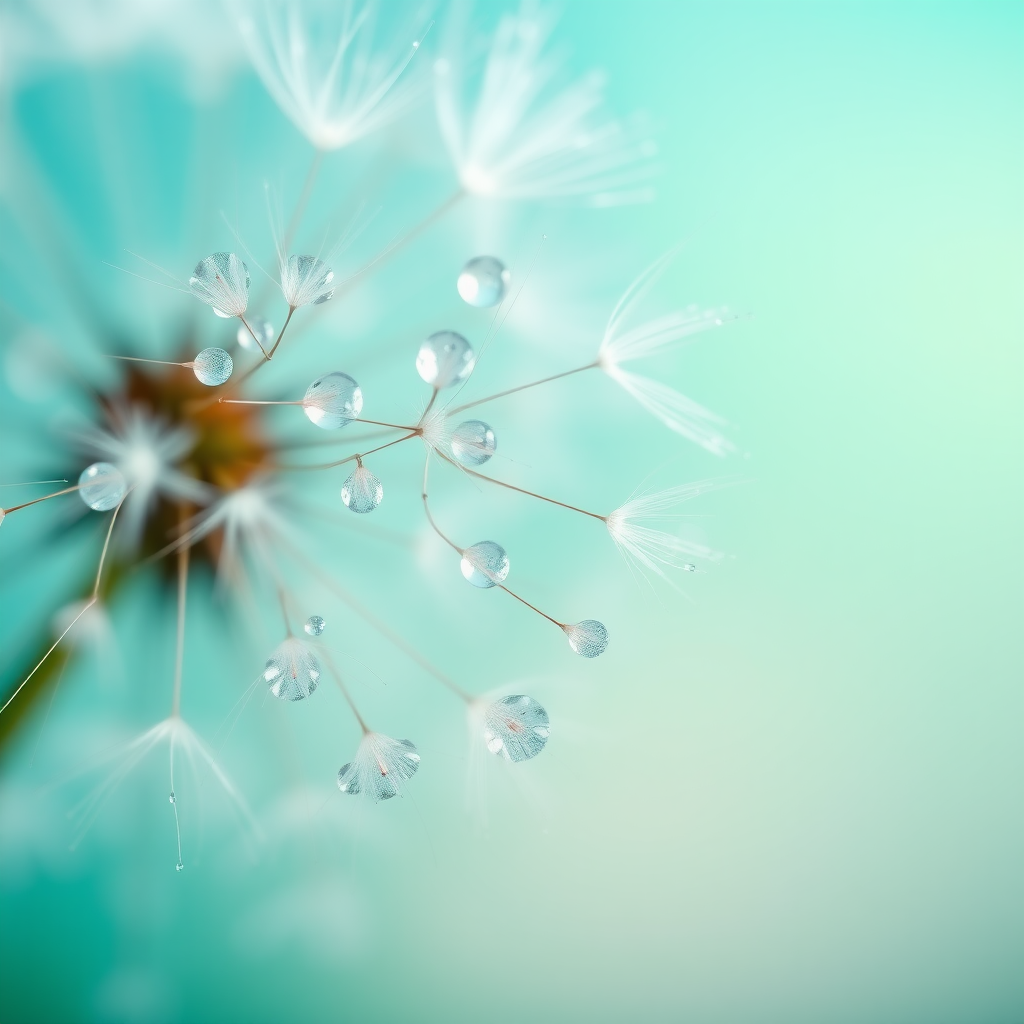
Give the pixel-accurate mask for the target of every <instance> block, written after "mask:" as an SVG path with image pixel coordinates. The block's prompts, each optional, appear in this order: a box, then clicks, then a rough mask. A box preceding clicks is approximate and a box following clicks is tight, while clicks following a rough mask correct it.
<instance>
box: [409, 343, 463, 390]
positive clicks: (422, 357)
mask: <svg viewBox="0 0 1024 1024" xmlns="http://www.w3.org/2000/svg"><path fill="white" fill-rule="evenodd" d="M475 365H476V355H475V354H474V352H473V349H472V347H471V346H470V344H469V342H468V341H466V339H465V338H464V337H463V336H462V335H461V334H456V333H455V331H438V332H437V333H436V334H432V335H431V336H430V337H429V338H427V340H426V341H424V342H423V344H422V345H420V350H419V353H418V354H417V356H416V372H417V373H418V374H419V375H420V377H422V378H423V380H425V381H426V382H427V383H428V384H432V385H433V386H434V387H435V388H437V389H440V388H450V387H452V386H453V385H455V384H460V383H461V382H462V381H464V380H465V379H466V378H467V377H468V376H469V375H470V374H471V373H472V372H473V367H474V366H475Z"/></svg>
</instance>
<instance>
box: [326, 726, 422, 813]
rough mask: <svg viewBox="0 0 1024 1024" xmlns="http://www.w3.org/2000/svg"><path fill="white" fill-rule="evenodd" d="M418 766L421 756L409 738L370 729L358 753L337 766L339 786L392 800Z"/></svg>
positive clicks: (376, 798) (376, 797)
mask: <svg viewBox="0 0 1024 1024" xmlns="http://www.w3.org/2000/svg"><path fill="white" fill-rule="evenodd" d="M419 766H420V755H419V754H418V753H417V752H416V746H415V744H414V743H412V742H411V741H410V740H394V739H392V738H391V737H390V736H383V735H381V734H380V733H378V732H370V733H367V734H366V735H365V736H363V738H362V740H361V741H360V743H359V750H358V751H356V756H355V757H354V758H353V759H352V760H351V761H349V763H348V764H346V765H342V767H341V768H339V769H338V789H340V790H341V791H342V793H348V794H349V795H350V796H355V795H356V794H357V793H366V795H367V796H372V797H373V799H374V800H390V799H391V798H392V797H393V796H397V795H398V788H399V786H400V784H401V783H402V782H405V781H406V780H408V779H411V778H412V777H413V776H414V775H415V774H416V772H417V770H418V769H419Z"/></svg>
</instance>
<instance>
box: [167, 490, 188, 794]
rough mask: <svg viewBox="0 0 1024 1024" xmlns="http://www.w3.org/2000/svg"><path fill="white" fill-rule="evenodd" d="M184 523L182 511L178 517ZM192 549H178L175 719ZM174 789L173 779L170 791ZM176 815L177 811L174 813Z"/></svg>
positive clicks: (178, 699)
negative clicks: (189, 562)
mask: <svg viewBox="0 0 1024 1024" xmlns="http://www.w3.org/2000/svg"><path fill="white" fill-rule="evenodd" d="M179 519H180V521H182V522H184V519H185V515H184V509H182V514H181V516H180V517H179ZM191 550H192V549H191V548H190V547H189V546H188V545H187V544H184V545H182V546H181V547H180V548H178V637H177V646H176V648H175V653H174V691H173V695H172V697H171V717H172V718H177V717H178V716H179V713H180V711H181V674H182V668H183V666H184V662H185V598H186V595H187V592H188V561H189V553H190V551H191ZM173 789H174V782H173V779H172V781H171V790H172V791H173ZM175 814H177V811H175Z"/></svg>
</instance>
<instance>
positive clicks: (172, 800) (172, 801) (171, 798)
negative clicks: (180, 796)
mask: <svg viewBox="0 0 1024 1024" xmlns="http://www.w3.org/2000/svg"><path fill="white" fill-rule="evenodd" d="M170 801H171V803H172V804H173V803H174V794H173V793H171V796H170Z"/></svg>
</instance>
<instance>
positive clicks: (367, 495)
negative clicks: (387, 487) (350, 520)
mask: <svg viewBox="0 0 1024 1024" xmlns="http://www.w3.org/2000/svg"><path fill="white" fill-rule="evenodd" d="M383 498H384V486H383V484H381V482H380V481H379V480H378V479H377V478H376V477H375V476H374V475H373V474H372V473H371V472H370V471H369V470H368V469H367V468H366V467H365V466H356V468H355V471H354V472H353V473H352V475H351V476H350V477H349V478H348V479H347V480H346V481H345V482H344V483H343V484H342V485H341V500H342V501H343V502H345V507H346V508H349V509H351V510H352V511H353V512H372V511H373V510H374V509H375V508H376V507H377V506H378V505H379V504H380V503H381V501H382V500H383Z"/></svg>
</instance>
